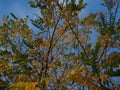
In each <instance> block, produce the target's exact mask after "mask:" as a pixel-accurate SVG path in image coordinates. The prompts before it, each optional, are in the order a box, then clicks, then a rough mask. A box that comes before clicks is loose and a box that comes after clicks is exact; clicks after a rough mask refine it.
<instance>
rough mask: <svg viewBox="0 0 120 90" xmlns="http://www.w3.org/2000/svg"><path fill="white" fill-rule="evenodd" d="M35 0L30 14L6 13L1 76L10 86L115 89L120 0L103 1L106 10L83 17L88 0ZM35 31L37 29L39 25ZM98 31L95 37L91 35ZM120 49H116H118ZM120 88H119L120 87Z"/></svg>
mask: <svg viewBox="0 0 120 90" xmlns="http://www.w3.org/2000/svg"><path fill="white" fill-rule="evenodd" d="M76 1H77V0H70V1H69V0H63V1H59V0H35V1H30V2H29V4H30V5H31V7H33V8H39V9H40V12H41V14H42V16H39V15H36V19H34V20H33V19H31V23H32V24H33V25H34V26H35V27H36V30H38V31H37V32H38V33H37V34H35V33H34V32H33V30H32V29H30V27H29V25H28V24H27V22H28V17H27V16H26V18H23V19H21V18H18V17H16V16H15V15H14V14H13V13H11V18H9V17H3V19H2V25H1V26H0V81H1V82H2V84H3V85H4V86H6V87H7V88H8V89H10V90H33V89H34V90H40V89H41V90H52V89H53V90H54V89H55V90H56V89H57V90H67V89H70V90H72V89H73V90H74V89H77V90H78V89H82V90H84V89H85V88H88V89H89V90H101V89H102V90H114V89H115V88H116V86H119V85H116V84H115V83H114V82H113V79H112V77H113V76H119V73H117V72H115V71H114V70H116V71H119V65H120V61H119V60H120V45H119V44H120V27H119V26H120V20H119V18H116V17H117V13H118V9H119V6H120V5H119V4H120V2H119V0H107V1H106V0H104V1H103V6H105V7H106V8H107V11H106V12H98V13H95V14H93V13H90V14H88V15H87V16H86V17H85V18H80V17H79V13H81V11H82V10H84V8H85V7H86V6H87V4H85V3H84V2H83V0H79V2H76ZM34 31H35V30H34ZM93 32H96V33H98V34H99V35H98V37H96V38H97V40H94V42H93V43H92V42H91V34H92V33H93ZM114 50H116V51H114ZM119 88H120V87H119Z"/></svg>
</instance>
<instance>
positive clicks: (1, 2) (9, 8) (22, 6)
mask: <svg viewBox="0 0 120 90" xmlns="http://www.w3.org/2000/svg"><path fill="white" fill-rule="evenodd" d="M28 1H29V0H0V18H1V17H2V16H3V15H5V16H6V15H9V14H10V12H13V13H14V14H15V15H16V16H17V17H25V16H26V15H28V16H30V17H31V18H32V16H33V13H37V14H39V10H38V9H33V8H31V7H30V6H29V4H28Z"/></svg>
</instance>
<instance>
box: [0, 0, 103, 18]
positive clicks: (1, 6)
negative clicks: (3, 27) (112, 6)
mask: <svg viewBox="0 0 120 90" xmlns="http://www.w3.org/2000/svg"><path fill="white" fill-rule="evenodd" d="M28 1H29V0H0V18H1V17H2V16H3V15H9V14H10V12H13V13H14V14H15V15H16V16H18V17H25V15H28V16H30V17H31V18H32V15H33V13H37V14H39V10H38V9H33V8H31V7H30V6H29V4H28ZM101 1H102V0H85V2H87V3H88V7H87V8H86V9H85V10H83V13H82V16H84V14H87V13H89V12H91V11H92V12H96V11H98V10H102V8H101V6H100V3H101Z"/></svg>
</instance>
